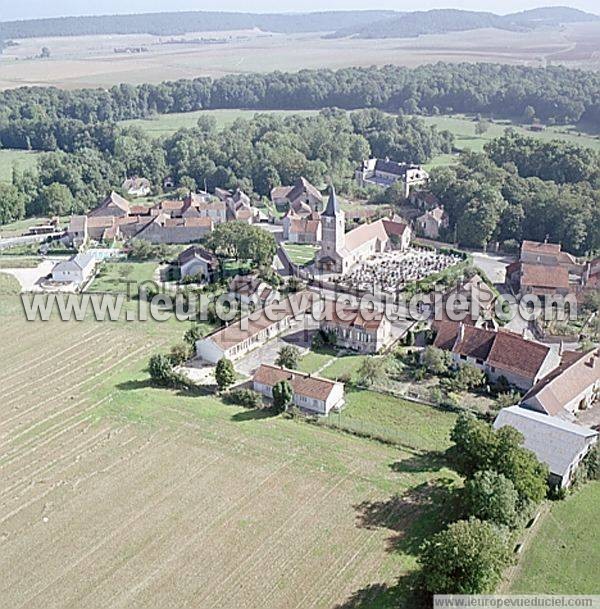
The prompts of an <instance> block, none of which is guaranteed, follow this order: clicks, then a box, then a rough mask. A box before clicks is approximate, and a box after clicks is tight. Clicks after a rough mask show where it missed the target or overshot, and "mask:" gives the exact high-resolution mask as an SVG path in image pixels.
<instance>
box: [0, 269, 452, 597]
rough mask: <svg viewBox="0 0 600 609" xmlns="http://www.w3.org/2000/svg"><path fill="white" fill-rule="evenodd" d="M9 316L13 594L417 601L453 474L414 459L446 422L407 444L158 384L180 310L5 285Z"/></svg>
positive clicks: (7, 554)
mask: <svg viewBox="0 0 600 609" xmlns="http://www.w3.org/2000/svg"><path fill="white" fill-rule="evenodd" d="M6 283H7V285H6V286H4V287H5V288H6V290H5V292H10V291H11V290H10V278H9V279H8V280H7V282H6ZM3 285H4V280H3V276H2V275H1V274H0V291H1V290H2V288H3ZM0 323H1V324H2V328H3V340H2V343H1V344H0V358H1V360H2V362H3V367H2V370H0V383H1V386H2V401H1V403H0V470H1V472H2V474H1V475H2V481H3V484H2V486H1V487H0V523H1V528H0V532H1V536H2V555H3V560H2V561H1V563H0V581H1V583H0V597H1V598H2V599H3V604H4V605H6V606H10V607H11V608H13V609H19V608H21V609H35V608H38V607H39V608H44V609H58V608H60V609H65V608H67V607H73V608H78V607H108V606H110V607H114V608H118V607H137V608H141V607H143V608H151V607H156V608H159V607H160V608H161V609H163V608H168V607H173V608H180V607H184V606H193V607H208V606H210V607H223V608H232V609H233V608H237V607H246V608H252V607H256V608H259V607H260V608H261V609H262V608H264V607H281V608H288V607H289V608H298V609H304V608H307V607H323V608H333V607H335V606H339V605H340V604H342V603H345V602H347V601H348V602H352V601H351V600H350V599H358V598H360V599H362V602H365V599H366V600H367V601H369V606H373V607H379V608H380V609H381V608H384V607H388V608H390V609H391V608H392V607H394V608H396V607H410V606H411V602H410V600H408V599H407V597H406V596H405V592H404V591H405V589H406V588H405V586H403V585H402V578H403V577H404V576H405V575H407V574H409V573H410V571H411V570H412V569H413V568H414V566H415V552H416V548H417V547H418V546H419V544H420V543H421V541H422V539H423V536H424V535H427V534H428V532H430V531H431V530H437V529H438V528H439V527H440V526H441V523H442V520H443V518H442V516H441V514H443V513H444V506H441V505H439V503H438V502H436V492H435V490H436V488H438V487H439V486H440V485H444V484H448V477H449V476H450V479H451V475H450V472H449V471H448V470H446V469H445V468H440V466H439V465H437V466H432V467H431V468H428V467H426V466H424V465H423V463H421V465H420V466H419V467H415V459H417V460H419V458H420V456H421V455H425V456H426V455H428V454H430V453H429V451H430V449H431V444H430V440H431V441H432V442H434V443H436V442H437V440H436V439H435V438H433V437H432V438H430V439H429V440H428V441H427V442H424V445H423V450H422V451H417V452H414V451H409V450H400V449H398V448H394V447H392V446H387V445H383V444H380V443H377V442H374V441H370V440H366V439H361V438H357V437H354V436H352V435H349V434H345V433H340V432H339V431H336V430H332V429H327V428H324V427H318V426H313V425H308V424H306V423H303V422H301V421H296V420H293V419H285V418H282V417H273V416H271V415H270V413H269V411H247V410H243V409H240V408H238V407H233V406H226V405H225V404H224V403H223V402H221V401H220V400H219V399H217V398H216V397H214V396H212V395H188V394H185V393H180V392H175V391H169V390H162V389H156V388H153V387H152V386H151V385H150V384H149V382H148V376H147V372H146V370H145V366H146V362H147V360H148V357H149V355H150V354H151V353H153V352H156V351H164V350H166V349H167V348H168V347H169V346H170V345H172V344H174V343H175V342H177V341H178V340H180V337H181V335H182V334H183V331H184V330H185V327H184V325H183V324H179V323H176V322H167V323H162V324H160V323H156V322H153V323H140V322H132V323H125V322H106V323H100V322H95V321H93V320H87V321H84V322H79V323H77V322H60V321H58V320H56V321H50V322H45V323H43V322H37V323H33V322H26V321H25V320H24V318H23V316H22V314H21V310H20V304H19V303H18V301H17V299H16V298H15V297H14V296H12V297H10V296H3V297H0ZM32 548H35V550H34V551H32ZM398 578H400V579H401V581H400V583H399V582H398ZM348 606H350V605H348ZM361 606H367V605H361Z"/></svg>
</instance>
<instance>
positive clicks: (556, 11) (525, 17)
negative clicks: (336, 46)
mask: <svg viewBox="0 0 600 609" xmlns="http://www.w3.org/2000/svg"><path fill="white" fill-rule="evenodd" d="M598 20H600V17H598V16H597V15H592V14H591V13H585V12H583V11H579V10H576V9H572V8H567V7H548V8H538V9H533V10H530V11H524V12H521V13H514V14H510V15H504V16H502V15H496V14H494V13H487V12H479V11H462V10H457V9H436V10H431V11H418V12H414V13H407V14H404V15H393V16H386V17H385V18H383V19H381V20H379V21H375V22H370V23H363V24H359V25H354V26H347V27H342V28H338V29H337V30H336V31H335V32H334V33H333V34H330V35H328V37H330V38H345V37H348V36H353V37H356V38H414V37H417V36H423V35H425V34H446V33H448V32H462V31H467V30H476V29H481V28H497V29H501V30H510V31H528V30H533V29H536V28H539V27H552V26H559V25H561V24H563V23H578V22H590V21H598Z"/></svg>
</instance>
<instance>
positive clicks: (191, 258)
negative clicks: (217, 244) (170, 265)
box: [177, 245, 219, 283]
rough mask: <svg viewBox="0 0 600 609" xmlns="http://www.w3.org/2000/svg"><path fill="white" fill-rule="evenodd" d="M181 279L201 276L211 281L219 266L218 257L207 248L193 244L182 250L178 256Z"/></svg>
mask: <svg viewBox="0 0 600 609" xmlns="http://www.w3.org/2000/svg"><path fill="white" fill-rule="evenodd" d="M177 264H178V266H179V270H180V275H181V279H185V278H186V277H201V278H202V279H203V280H204V281H207V282H209V283H210V282H211V281H213V279H214V276H215V274H216V272H217V270H218V268H219V262H218V260H217V257H216V256H215V255H214V254H213V253H212V252H210V251H208V250H207V249H205V248H203V247H200V246H197V245H192V246H191V247H188V248H187V249H186V250H184V251H183V252H181V254H179V256H178V258H177Z"/></svg>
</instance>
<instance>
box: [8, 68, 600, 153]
mask: <svg viewBox="0 0 600 609" xmlns="http://www.w3.org/2000/svg"><path fill="white" fill-rule="evenodd" d="M326 107H337V108H342V109H345V110H355V109H359V108H378V109H381V110H385V111H389V112H395V113H398V112H401V113H407V114H419V113H422V114H437V113H440V112H442V113H445V114H451V113H454V112H472V113H485V114H488V115H491V116H495V117H498V118H502V117H505V118H515V117H523V116H524V115H525V114H527V115H528V116H527V117H528V119H529V120H541V121H544V122H547V123H549V124H552V123H560V124H563V123H577V122H579V121H585V122H586V123H590V124H596V125H598V124H600V74H598V73H593V72H585V71H580V70H569V69H566V68H560V67H551V68H546V69H541V68H526V67H520V66H508V65H499V64H466V63H465V64H443V63H438V64H435V65H429V66H421V67H419V68H415V69H409V68H402V67H396V66H386V67H383V68H380V69H376V68H346V69H341V70H337V71H332V70H302V71H300V72H297V73H282V72H274V73H269V74H247V75H234V76H225V77H223V78H219V79H215V80H212V79H210V78H198V79H195V80H179V81H174V82H165V83H162V84H159V85H149V84H143V85H138V86H134V85H124V84H122V85H119V86H115V87H112V88H111V89H109V90H100V89H93V90H90V89H80V90H73V91H63V90H58V89H55V88H51V87H37V88H20V89H13V90H6V91H3V92H2V93H0V145H2V147H5V148H18V149H33V150H55V149H59V150H66V151H72V150H75V149H76V148H78V147H81V146H82V145H83V146H91V147H95V148H99V149H101V150H105V149H107V143H106V139H107V137H110V133H111V131H112V130H113V129H114V127H113V126H112V125H110V123H114V122H117V121H120V120H126V119H134V118H146V117H150V116H153V115H156V114H168V113H173V112H190V111H194V110H202V109H218V108H247V109H255V110H275V109H289V110H313V109H321V108H326Z"/></svg>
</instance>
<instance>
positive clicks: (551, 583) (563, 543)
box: [510, 482, 600, 594]
mask: <svg viewBox="0 0 600 609" xmlns="http://www.w3.org/2000/svg"><path fill="white" fill-rule="evenodd" d="M599 502H600V482H592V483H589V484H587V485H586V486H585V487H584V488H582V489H580V490H578V491H577V492H575V494H574V495H572V496H569V497H567V498H566V499H565V500H564V501H559V502H556V503H554V504H552V505H551V507H550V510H549V513H548V514H546V515H545V516H544V518H543V520H542V522H541V523H540V526H539V529H538V531H537V532H536V534H535V537H534V538H533V540H532V542H531V544H530V545H529V547H528V548H527V550H526V552H525V554H524V556H523V557H522V558H521V559H520V564H519V566H518V567H517V569H516V574H515V576H514V577H513V580H512V583H511V585H510V593H512V594H535V593H544V594H598V561H600V532H599V530H598V526H597V521H598V504H599Z"/></svg>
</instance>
